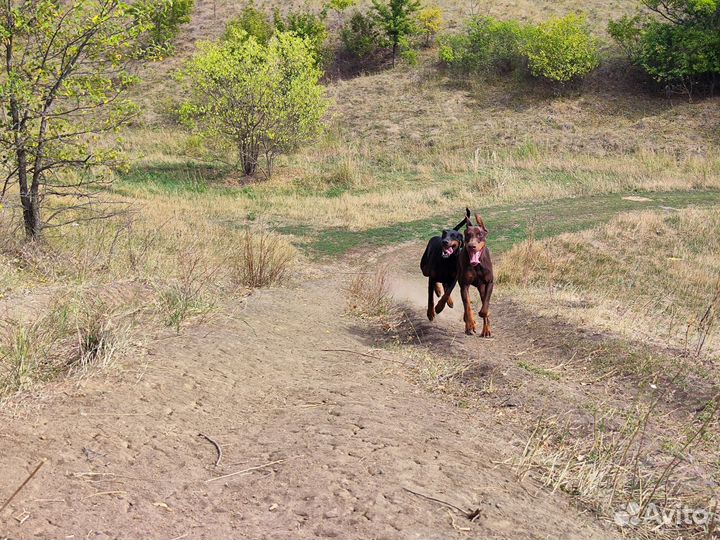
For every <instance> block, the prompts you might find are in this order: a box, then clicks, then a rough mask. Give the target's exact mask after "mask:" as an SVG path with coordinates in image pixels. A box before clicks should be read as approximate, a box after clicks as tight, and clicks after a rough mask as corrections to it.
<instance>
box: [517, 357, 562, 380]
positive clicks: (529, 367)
mask: <svg viewBox="0 0 720 540" xmlns="http://www.w3.org/2000/svg"><path fill="white" fill-rule="evenodd" d="M518 367H521V368H523V369H524V370H525V371H527V372H529V373H533V374H534V375H540V376H541V377H545V378H546V379H552V380H553V381H559V380H560V375H559V374H557V373H555V372H554V371H550V370H549V369H544V368H541V367H538V366H536V365H534V364H531V363H529V362H522V361H521V362H518Z"/></svg>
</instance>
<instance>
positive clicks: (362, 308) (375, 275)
mask: <svg viewBox="0 0 720 540" xmlns="http://www.w3.org/2000/svg"><path fill="white" fill-rule="evenodd" d="M347 292H348V309H349V310H350V312H351V313H353V314H354V315H357V316H359V317H362V318H366V319H374V320H376V321H378V320H379V321H388V320H389V319H390V318H392V317H391V316H392V315H393V312H394V310H393V307H392V297H391V296H390V287H389V283H388V268H387V267H385V266H379V267H377V268H376V269H375V270H371V271H361V272H358V273H357V274H355V276H353V278H352V280H351V281H350V284H349V285H348V291H347Z"/></svg>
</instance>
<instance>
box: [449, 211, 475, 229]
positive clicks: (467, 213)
mask: <svg viewBox="0 0 720 540" xmlns="http://www.w3.org/2000/svg"><path fill="white" fill-rule="evenodd" d="M465 225H472V221H470V209H469V208H468V207H465V217H464V218H463V220H462V221H461V222H460V223H458V224H457V225H455V226H454V227H453V230H455V231H459V230H460V229H462V228H463V227H464V226H465Z"/></svg>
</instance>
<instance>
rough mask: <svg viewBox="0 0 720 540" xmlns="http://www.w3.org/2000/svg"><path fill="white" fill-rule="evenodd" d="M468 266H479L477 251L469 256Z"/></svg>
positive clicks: (478, 253)
mask: <svg viewBox="0 0 720 540" xmlns="http://www.w3.org/2000/svg"><path fill="white" fill-rule="evenodd" d="M470 264H472V265H473V266H477V265H478V264H480V252H479V251H473V252H472V253H471V254H470Z"/></svg>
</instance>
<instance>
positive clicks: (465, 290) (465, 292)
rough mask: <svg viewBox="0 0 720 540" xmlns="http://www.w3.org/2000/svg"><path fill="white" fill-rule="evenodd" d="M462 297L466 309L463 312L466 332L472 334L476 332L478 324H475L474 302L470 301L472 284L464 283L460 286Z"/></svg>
mask: <svg viewBox="0 0 720 540" xmlns="http://www.w3.org/2000/svg"><path fill="white" fill-rule="evenodd" d="M460 297H461V298H462V301H463V308H464V310H465V312H464V314H463V320H464V321H465V333H466V334H467V335H468V336H471V335H473V333H474V332H475V328H476V326H477V325H476V324H475V315H474V314H473V311H472V304H471V303H470V285H465V284H463V285H461V286H460Z"/></svg>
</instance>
